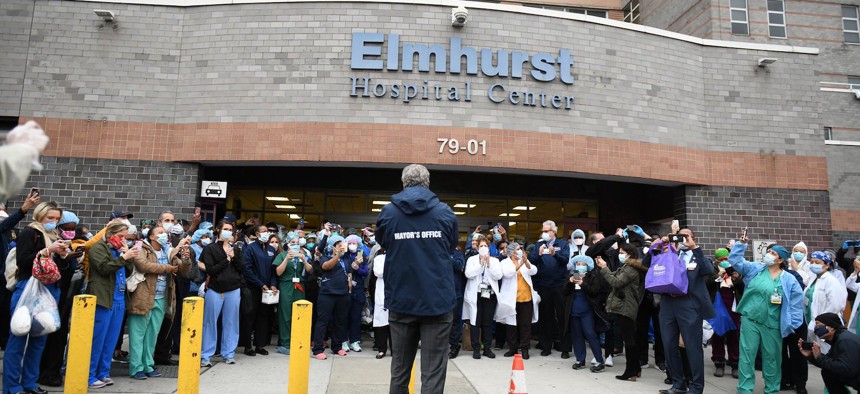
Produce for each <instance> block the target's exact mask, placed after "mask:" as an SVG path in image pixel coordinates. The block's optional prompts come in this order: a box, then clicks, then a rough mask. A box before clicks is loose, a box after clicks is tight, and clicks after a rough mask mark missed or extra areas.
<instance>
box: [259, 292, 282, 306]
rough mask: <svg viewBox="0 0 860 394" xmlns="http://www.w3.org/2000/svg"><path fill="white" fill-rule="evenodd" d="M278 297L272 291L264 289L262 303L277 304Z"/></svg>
mask: <svg viewBox="0 0 860 394" xmlns="http://www.w3.org/2000/svg"><path fill="white" fill-rule="evenodd" d="M278 301H279V297H278V295H277V294H275V292H274V291H271V290H266V291H264V292H263V301H262V302H263V303H264V304H266V305H277V304H278Z"/></svg>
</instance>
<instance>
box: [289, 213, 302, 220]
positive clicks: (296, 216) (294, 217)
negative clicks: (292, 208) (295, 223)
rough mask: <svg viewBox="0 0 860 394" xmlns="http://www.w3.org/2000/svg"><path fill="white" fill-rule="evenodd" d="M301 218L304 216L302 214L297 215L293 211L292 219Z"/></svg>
mask: <svg viewBox="0 0 860 394" xmlns="http://www.w3.org/2000/svg"><path fill="white" fill-rule="evenodd" d="M301 218H302V217H301V216H299V215H296V214H294V213H291V214H290V219H294V220H299V219H301Z"/></svg>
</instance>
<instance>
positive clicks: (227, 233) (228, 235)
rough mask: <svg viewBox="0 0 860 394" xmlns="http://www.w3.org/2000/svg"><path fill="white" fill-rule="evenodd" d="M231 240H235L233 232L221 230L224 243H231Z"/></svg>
mask: <svg viewBox="0 0 860 394" xmlns="http://www.w3.org/2000/svg"><path fill="white" fill-rule="evenodd" d="M230 238H233V232H232V231H230V230H221V239H222V240H224V241H229V240H230Z"/></svg>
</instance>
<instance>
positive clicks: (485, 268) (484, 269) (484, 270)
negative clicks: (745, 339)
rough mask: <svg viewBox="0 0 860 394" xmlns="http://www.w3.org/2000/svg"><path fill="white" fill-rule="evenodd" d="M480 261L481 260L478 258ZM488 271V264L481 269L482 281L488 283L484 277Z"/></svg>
mask: <svg viewBox="0 0 860 394" xmlns="http://www.w3.org/2000/svg"><path fill="white" fill-rule="evenodd" d="M478 261H480V260H478ZM486 273H487V266H486V265H485V266H484V268H483V269H481V283H487V281H486V279H484V274H486Z"/></svg>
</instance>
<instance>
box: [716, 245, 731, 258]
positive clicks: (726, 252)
mask: <svg viewBox="0 0 860 394" xmlns="http://www.w3.org/2000/svg"><path fill="white" fill-rule="evenodd" d="M723 257H729V250H728V249H726V248H719V249H717V252H716V253H714V259H721V258H723Z"/></svg>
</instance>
